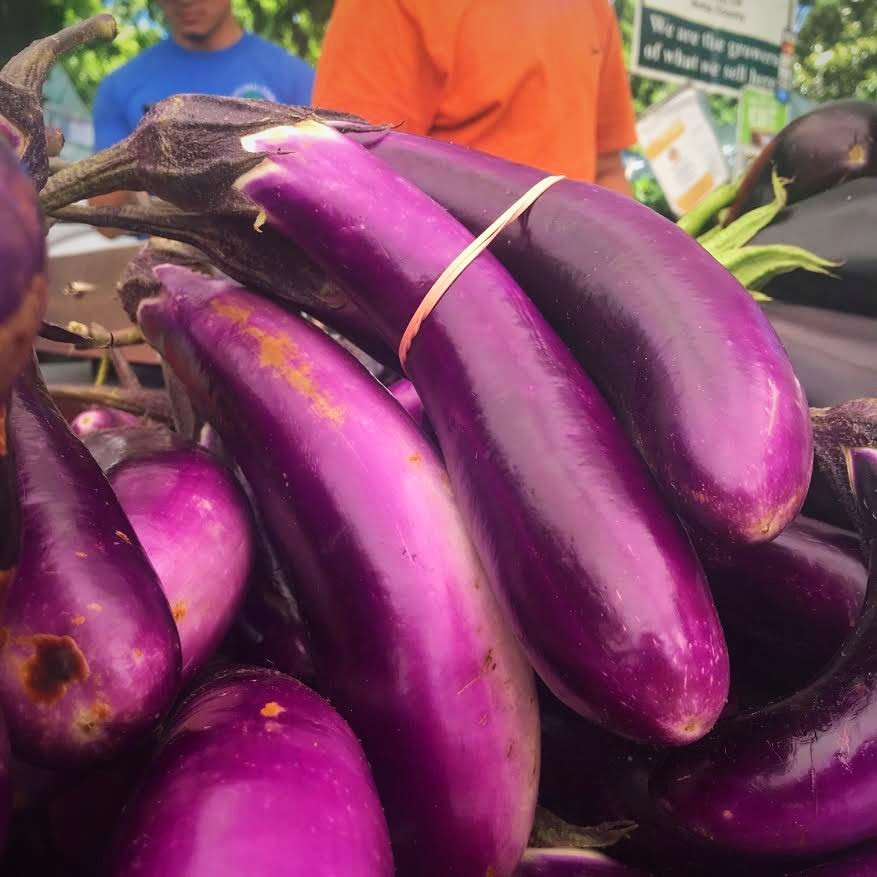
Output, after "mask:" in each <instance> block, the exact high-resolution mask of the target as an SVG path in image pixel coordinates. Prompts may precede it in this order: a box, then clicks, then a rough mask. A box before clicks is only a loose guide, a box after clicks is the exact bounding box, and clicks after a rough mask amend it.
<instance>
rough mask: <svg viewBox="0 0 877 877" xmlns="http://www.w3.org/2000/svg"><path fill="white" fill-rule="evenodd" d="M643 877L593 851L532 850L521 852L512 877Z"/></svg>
mask: <svg viewBox="0 0 877 877" xmlns="http://www.w3.org/2000/svg"><path fill="white" fill-rule="evenodd" d="M604 875H605V877H638V875H639V877H644V875H643V872H642V871H635V870H634V869H633V868H628V867H627V865H622V864H621V863H620V862H616V861H614V860H613V859H610V858H609V857H608V856H604V855H603V854H602V853H598V852H595V851H594V850H575V849H566V848H563V847H554V848H551V847H548V848H545V849H539V848H533V849H529V850H527V851H526V852H525V853H524V856H523V858H522V859H521V863H520V864H519V865H518V869H517V870H516V871H515V877H604Z"/></svg>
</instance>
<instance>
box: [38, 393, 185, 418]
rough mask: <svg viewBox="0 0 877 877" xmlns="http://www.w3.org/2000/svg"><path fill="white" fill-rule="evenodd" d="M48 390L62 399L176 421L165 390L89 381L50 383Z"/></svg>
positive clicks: (56, 397) (55, 396)
mask: <svg viewBox="0 0 877 877" xmlns="http://www.w3.org/2000/svg"><path fill="white" fill-rule="evenodd" d="M49 393H50V394H51V395H52V396H53V397H54V398H55V399H59V400H64V401H69V402H80V403H82V404H83V405H104V406H107V407H109V408H119V409H121V410H122V411H130V412H131V413H132V414H140V415H144V416H146V417H149V418H151V419H153V420H157V421H160V422H161V423H165V424H172V423H173V412H172V411H171V405H170V401H169V400H168V397H167V393H165V392H164V390H148V389H128V388H126V387H95V386H92V385H88V384H50V385H49Z"/></svg>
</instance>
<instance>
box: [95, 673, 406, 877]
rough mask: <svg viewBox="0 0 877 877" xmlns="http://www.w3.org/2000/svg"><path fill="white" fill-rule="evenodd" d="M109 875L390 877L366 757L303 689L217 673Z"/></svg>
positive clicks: (163, 760)
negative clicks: (339, 876)
mask: <svg viewBox="0 0 877 877" xmlns="http://www.w3.org/2000/svg"><path fill="white" fill-rule="evenodd" d="M106 874H107V875H108V877H134V875H137V877H241V875H244V874H254V875H255V874H260V875H261V874H264V875H268V874H278V875H279V874H283V875H284V877H335V875H342V874H343V875H344V877H391V875H392V874H393V859H392V855H391V852H390V843H389V838H388V835H387V825H386V821H385V819H384V814H383V812H382V811H381V804H380V802H379V801H378V797H377V793H376V792H375V787H374V782H373V780H372V778H371V775H370V773H369V768H368V764H367V763H366V760H365V756H364V755H363V752H362V748H361V747H360V744H359V742H358V741H357V739H356V737H355V736H354V735H353V732H352V731H351V730H350V728H349V727H348V726H347V724H345V722H344V720H343V719H342V718H341V717H340V716H339V715H338V714H337V713H336V712H335V711H334V710H333V709H332V707H330V706H329V704H328V703H326V701H324V700H323V699H322V698H321V697H319V696H318V695H316V694H315V693H314V692H313V691H311V690H310V689H308V688H305V686H304V685H302V684H301V683H300V682H297V681H296V680H294V679H291V678H290V677H288V676H284V675H282V674H280V673H275V672H272V671H270V670H259V669H250V668H237V669H234V670H230V671H226V672H224V673H220V674H218V675H216V676H215V677H214V678H212V679H211V680H210V681H208V682H206V683H205V684H204V685H202V686H201V687H199V688H198V689H196V690H195V691H194V692H193V693H192V694H191V695H190V696H189V697H188V698H187V699H186V700H185V701H184V702H183V704H181V706H180V707H179V709H178V710H177V712H176V713H175V715H174V717H173V719H172V721H171V723H170V726H169V728H168V730H167V733H166V734H165V736H164V738H163V740H162V743H161V746H160V748H159V750H158V752H157V753H156V755H155V757H154V759H153V762H152V764H151V765H150V767H149V769H148V772H147V775H146V779H145V782H144V783H143V785H142V787H141V788H140V789H139V791H138V793H137V794H136V796H135V797H134V799H133V800H132V801H131V802H130V803H129V804H128V806H127V808H126V810H125V812H124V814H123V816H122V820H121V826H120V829H119V833H118V836H117V838H116V839H115V842H114V844H113V848H112V852H111V853H110V856H109V861H108V863H107V868H106Z"/></svg>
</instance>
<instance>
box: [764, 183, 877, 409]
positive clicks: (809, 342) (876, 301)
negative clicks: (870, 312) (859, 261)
mask: <svg viewBox="0 0 877 877" xmlns="http://www.w3.org/2000/svg"><path fill="white" fill-rule="evenodd" d="M874 183H875V186H877V180H874ZM875 219H877V210H875ZM810 273H811V274H812V272H810ZM814 276H817V275H814ZM872 289H877V257H875V271H874V281H873V285H872ZM843 297H844V293H843V291H842V290H840V288H839V291H838V295H837V297H834V296H826V297H824V298H823V303H824V307H821V308H820V307H809V306H807V305H796V304H791V303H789V302H785V301H770V302H764V303H763V304H762V309H763V310H764V312H765V314H766V315H767V318H768V319H769V320H770V321H771V324H772V325H773V327H774V329H776V332H777V335H779V337H780V340H781V341H782V342H783V345H784V346H785V348H786V351H787V352H788V354H789V359H790V360H791V361H792V366H793V367H794V369H795V374H796V375H798V378H799V380H800V381H801V385H802V386H803V387H804V392H805V393H806V394H807V401H808V402H809V404H810V405H811V407H813V408H826V407H828V406H831V405H840V404H842V403H843V402H846V401H847V400H849V399H861V398H864V397H866V396H873V395H874V393H875V392H877V389H875V388H877V319H874V318H872V317H865V316H861V315H856V314H845V313H839V312H838V311H834V310H828V308H829V307H834V306H837V307H843V303H842V302H840V301H838V298H843ZM871 304H872V307H873V309H874V311H875V313H877V294H874V295H873V296H872V302H871Z"/></svg>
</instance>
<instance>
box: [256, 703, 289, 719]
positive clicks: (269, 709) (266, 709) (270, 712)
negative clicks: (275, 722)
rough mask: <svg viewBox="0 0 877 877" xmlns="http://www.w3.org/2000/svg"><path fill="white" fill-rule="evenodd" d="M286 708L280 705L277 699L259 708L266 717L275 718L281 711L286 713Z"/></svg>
mask: <svg viewBox="0 0 877 877" xmlns="http://www.w3.org/2000/svg"><path fill="white" fill-rule="evenodd" d="M285 712H286V709H285V708H284V707H282V706H280V704H279V703H277V701H276V700H272V701H269V702H268V703H266V704H265V706H263V707H262V709H260V710H259V713H260V714H261V715H263V716H265V718H266V719H274V718H277V716H279V715H280V714H281V713H285Z"/></svg>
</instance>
